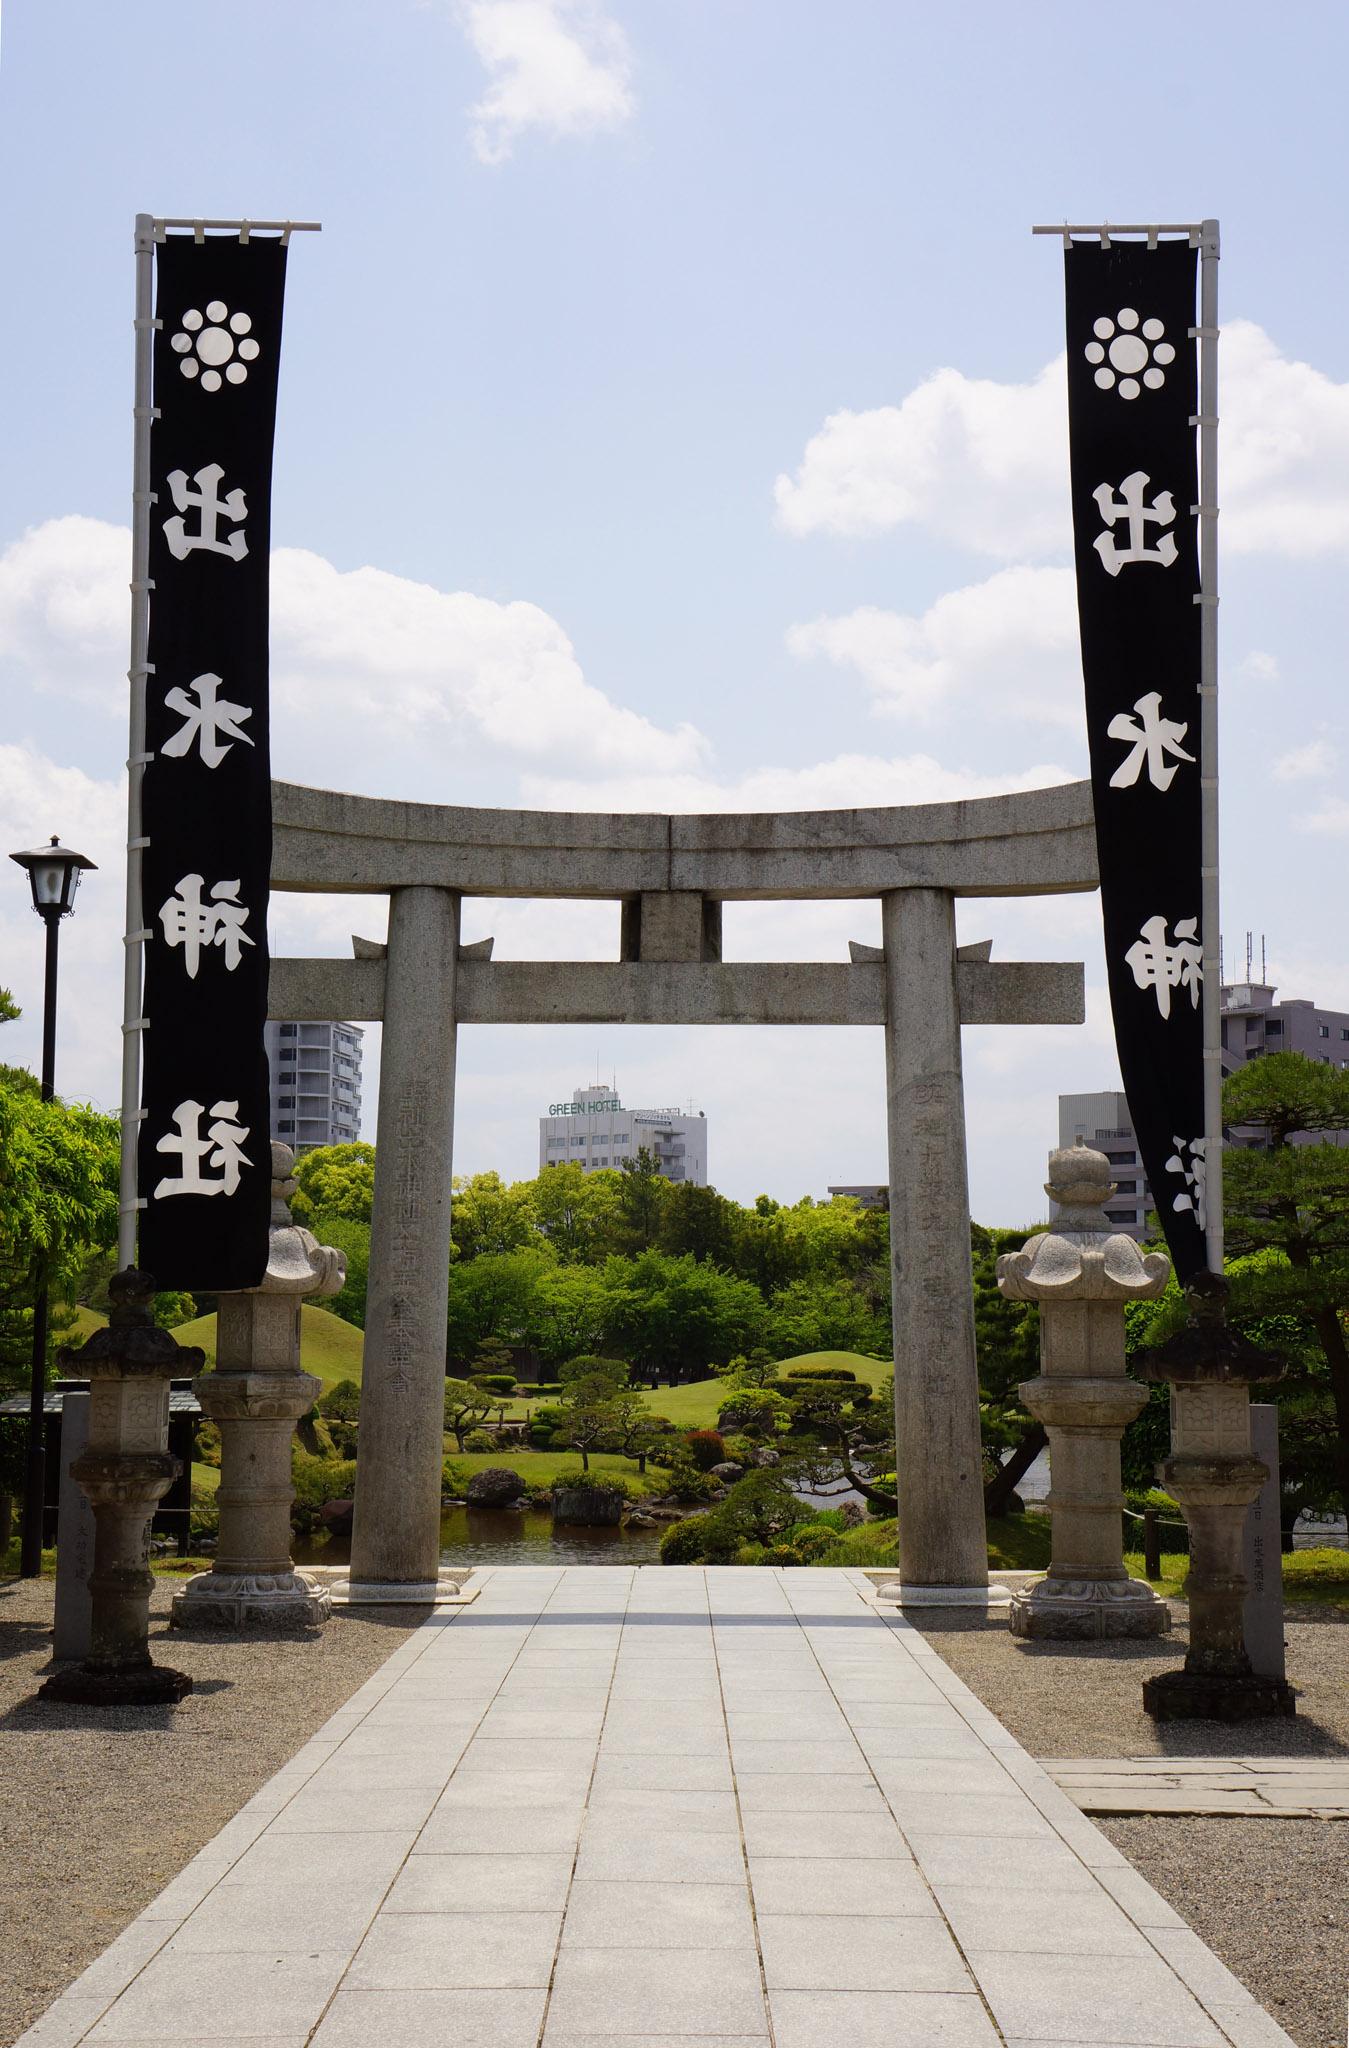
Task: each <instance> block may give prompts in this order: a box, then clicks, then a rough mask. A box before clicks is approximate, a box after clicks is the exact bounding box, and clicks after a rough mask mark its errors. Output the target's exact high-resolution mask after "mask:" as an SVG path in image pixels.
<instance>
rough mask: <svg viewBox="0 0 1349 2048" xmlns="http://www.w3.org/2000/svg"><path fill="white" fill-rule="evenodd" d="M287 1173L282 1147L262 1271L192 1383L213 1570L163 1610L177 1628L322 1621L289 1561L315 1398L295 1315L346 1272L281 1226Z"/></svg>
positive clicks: (322, 1608)
mask: <svg viewBox="0 0 1349 2048" xmlns="http://www.w3.org/2000/svg"><path fill="white" fill-rule="evenodd" d="M294 1166H295V1155H294V1153H293V1152H292V1151H291V1149H290V1147H289V1145H276V1144H274V1145H273V1146H272V1219H271V1231H270V1244H269V1250H268V1255H267V1270H266V1272H265V1273H264V1275H263V1277H262V1280H261V1282H260V1283H259V1285H258V1286H256V1287H250V1288H246V1289H243V1290H241V1291H240V1292H238V1293H235V1294H222V1295H221V1296H220V1299H219V1307H218V1314H217V1337H216V1364H215V1371H214V1372H208V1373H203V1374H202V1376H201V1378H200V1379H198V1380H195V1381H194V1382H193V1390H194V1392H195V1393H196V1396H197V1399H198V1400H199V1401H200V1403H201V1405H202V1408H203V1410H204V1412H205V1413H206V1414H207V1415H209V1416H210V1418H211V1420H212V1421H213V1422H214V1423H216V1424H217V1426H218V1428H219V1430H220V1490H219V1493H218V1494H217V1496H216V1497H217V1500H218V1501H219V1504H220V1534H219V1537H218V1539H217V1543H216V1553H215V1560H214V1563H213V1565H212V1568H211V1570H210V1571H208V1572H198V1574H197V1575H196V1577H195V1578H192V1579H189V1580H188V1582H187V1584H186V1586H184V1588H183V1590H182V1592H181V1593H179V1595H178V1597H177V1598H176V1599H175V1601H174V1603H173V1612H172V1616H171V1620H172V1622H173V1625H174V1626H175V1627H177V1628H216V1629H243V1628H245V1627H248V1626H250V1625H257V1624H259V1623H261V1624H265V1625H271V1626H280V1627H282V1628H295V1627H313V1626H316V1625H317V1624H319V1623H321V1622H324V1621H326V1620H327V1619H328V1616H329V1614H330V1612H331V1610H332V1602H331V1598H330V1596H329V1594H328V1591H327V1589H326V1588H325V1587H321V1586H320V1585H319V1584H318V1582H317V1581H316V1580H315V1579H313V1578H311V1577H310V1576H309V1574H308V1573H307V1572H302V1571H297V1570H296V1569H295V1566H294V1564H293V1563H292V1561H291V1555H290V1509H291V1503H292V1501H293V1500H294V1498H295V1488H294V1485H293V1483H292V1479H291V1464H290V1450H291V1438H292V1436H293V1435H294V1431H295V1424H296V1423H297V1421H298V1420H299V1418H300V1417H301V1416H302V1415H304V1414H306V1413H307V1412H308V1410H309V1409H310V1408H312V1407H313V1405H314V1402H315V1400H316V1398H317V1396H318V1395H319V1393H320V1392H321V1391H322V1387H323V1382H322V1381H321V1380H319V1379H316V1378H315V1377H314V1375H313V1374H312V1373H307V1372H302V1371H301V1370H300V1309H301V1305H302V1304H303V1302H304V1301H305V1299H306V1297H309V1296H319V1297H323V1296H329V1295H333V1294H340V1292H341V1290H342V1286H343V1284H344V1282H345V1280H346V1275H347V1262H346V1259H345V1257H344V1256H343V1254H342V1253H341V1252H339V1251H333V1250H331V1249H330V1248H328V1247H326V1246H323V1245H320V1244H319V1243H318V1241H317V1239H316V1238H315V1237H314V1235H313V1233H312V1231H308V1230H305V1229H302V1228H301V1227H300V1226H299V1225H298V1224H296V1223H293V1222H292V1221H291V1214H290V1208H289V1206H288V1204H289V1198H290V1196H291V1195H293V1194H294V1192H295V1182H294V1180H293V1179H292V1177H291V1176H292V1173H293V1170H294Z"/></svg>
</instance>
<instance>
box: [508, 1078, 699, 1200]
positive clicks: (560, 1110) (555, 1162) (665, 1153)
mask: <svg viewBox="0 0 1349 2048" xmlns="http://www.w3.org/2000/svg"><path fill="white" fill-rule="evenodd" d="M642 1151H646V1152H649V1153H650V1154H651V1155H652V1157H653V1158H654V1160H655V1162H656V1165H657V1166H658V1167H659V1169H660V1172H661V1174H662V1176H663V1177H664V1179H666V1180H677V1181H692V1183H693V1185H694V1186H695V1187H699V1188H705V1187H706V1186H707V1118H706V1117H705V1116H704V1115H703V1113H702V1111H701V1110H697V1111H693V1110H690V1111H687V1112H686V1111H683V1110H679V1109H625V1108H624V1107H623V1104H622V1103H621V1102H620V1101H619V1099H618V1094H617V1092H616V1090H615V1089H613V1088H609V1087H595V1088H577V1089H576V1090H575V1091H574V1093H573V1095H572V1098H571V1100H570V1101H569V1102H553V1103H550V1104H549V1107H548V1114H547V1116H541V1117H540V1118H539V1171H540V1173H542V1171H543V1169H544V1167H545V1166H563V1165H565V1164H566V1162H567V1161H568V1160H571V1161H572V1162H573V1164H575V1165H577V1166H581V1167H584V1168H585V1171H586V1172H587V1173H594V1172H596V1171H597V1170H599V1169H600V1168H602V1167H606V1166H607V1167H615V1166H619V1167H621V1166H622V1164H623V1162H624V1160H625V1159H636V1157H637V1155H638V1153H639V1152H642Z"/></svg>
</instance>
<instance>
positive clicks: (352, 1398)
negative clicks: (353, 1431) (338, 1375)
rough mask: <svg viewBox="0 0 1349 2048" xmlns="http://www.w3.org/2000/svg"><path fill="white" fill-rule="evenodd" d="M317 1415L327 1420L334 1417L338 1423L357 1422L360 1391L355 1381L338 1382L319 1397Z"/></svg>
mask: <svg viewBox="0 0 1349 2048" xmlns="http://www.w3.org/2000/svg"><path fill="white" fill-rule="evenodd" d="M318 1405H319V1414H320V1415H326V1416H327V1417H328V1418H329V1420H331V1419H332V1418H333V1417H334V1416H335V1417H336V1418H337V1420H338V1421H339V1422H357V1421H359V1419H360V1413H361V1389H360V1385H359V1383H358V1382H357V1381H356V1380H339V1381H338V1382H337V1385H336V1386H335V1387H329V1388H328V1390H327V1392H326V1393H324V1394H320V1396H319V1404H318Z"/></svg>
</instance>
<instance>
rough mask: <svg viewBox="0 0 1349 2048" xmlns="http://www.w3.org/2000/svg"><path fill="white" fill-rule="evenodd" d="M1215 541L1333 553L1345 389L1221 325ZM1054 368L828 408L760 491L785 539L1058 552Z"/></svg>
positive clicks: (1348, 501) (952, 381) (1348, 489)
mask: <svg viewBox="0 0 1349 2048" xmlns="http://www.w3.org/2000/svg"><path fill="white" fill-rule="evenodd" d="M1221 378H1222V471H1221V481H1220V489H1221V503H1222V515H1223V517H1222V538H1223V546H1224V548H1225V549H1226V550H1227V551H1228V552H1230V553H1233V554H1271V555H1280V556H1295V557H1314V556H1325V555H1337V554H1343V553H1345V552H1349V383H1345V384H1337V383H1335V382H1334V381H1333V380H1332V379H1331V378H1329V377H1327V376H1326V375H1325V374H1324V372H1323V371H1320V370H1317V369H1314V368H1313V367H1312V366H1311V364H1309V363H1302V362H1298V361H1296V360H1294V359H1293V358H1292V357H1290V356H1286V355H1284V354H1283V353H1282V352H1281V351H1280V349H1279V347H1278V345H1277V343H1276V342H1274V341H1273V340H1271V338H1270V336H1269V335H1268V334H1266V333H1265V331H1264V329H1263V328H1261V327H1259V326H1257V325H1256V324H1255V323H1254V322H1253V321H1250V320H1233V321H1230V322H1228V323H1227V324H1226V325H1225V326H1224V328H1223V339H1222V348H1221ZM1067 425H1068V421H1067V400H1066V394H1065V390H1064V358H1063V357H1062V356H1059V357H1057V358H1056V359H1055V360H1054V361H1053V362H1052V363H1049V364H1047V365H1046V367H1045V368H1044V369H1043V370H1042V371H1041V372H1040V374H1039V376H1038V377H1035V378H1033V379H1032V380H1031V381H1030V382H1029V383H1026V384H999V383H995V382H993V381H991V380H989V379H986V378H973V377H966V376H965V375H964V374H963V373H962V372H961V371H959V370H955V369H949V368H948V369H941V370H938V371H936V372H935V374H934V375H932V376H931V377H929V378H928V379H927V380H926V381H925V382H924V383H922V384H920V385H919V386H918V387H917V389H916V390H914V391H911V392H910V393H909V394H908V396H907V397H906V398H905V399H904V400H903V401H902V403H901V404H899V405H887V406H878V407H876V408H875V409H873V410H871V411H868V412H849V411H842V412H836V413H833V414H831V415H830V416H829V418H828V419H826V420H825V422H824V425H823V426H822V427H821V428H820V430H819V432H818V433H817V434H815V435H814V436H813V437H812V438H811V440H810V441H808V442H807V444H806V448H805V452H804V454H803V456H802V458H801V462H800V466H799V467H798V469H797V471H796V474H795V476H780V477H779V478H778V480H777V484H776V487H775V495H776V499H777V507H778V520H779V523H780V524H781V525H782V526H783V527H784V528H785V529H786V531H787V532H788V533H792V534H797V535H805V534H813V533H835V534H856V535H866V534H878V533H887V532H890V531H891V530H892V529H893V528H895V527H898V526H901V525H906V524H912V525H918V526H923V527H926V528H927V529H928V530H929V531H931V532H933V533H935V534H938V535H940V536H941V537H942V538H943V539H944V540H949V541H954V542H955V543H956V544H957V545H959V546H961V547H966V548H970V549H972V550H973V551H974V552H976V553H979V554H984V555H991V556H993V557H995V558H998V559H1002V560H1015V559H1020V560H1026V559H1028V558H1034V557H1037V556H1043V555H1046V554H1054V553H1058V552H1060V551H1062V550H1065V549H1066V548H1067V547H1068V545H1069V505H1068V433H1067Z"/></svg>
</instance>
